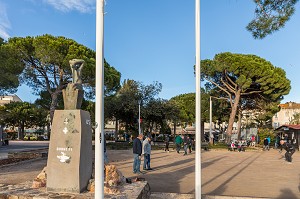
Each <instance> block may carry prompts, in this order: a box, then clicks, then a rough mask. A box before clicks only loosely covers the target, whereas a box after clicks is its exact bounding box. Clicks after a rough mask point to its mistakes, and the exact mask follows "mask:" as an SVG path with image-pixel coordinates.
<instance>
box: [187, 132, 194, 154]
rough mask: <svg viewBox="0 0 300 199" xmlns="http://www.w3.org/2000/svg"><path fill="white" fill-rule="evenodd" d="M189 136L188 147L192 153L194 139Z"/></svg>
mask: <svg viewBox="0 0 300 199" xmlns="http://www.w3.org/2000/svg"><path fill="white" fill-rule="evenodd" d="M187 138H188V148H189V153H192V144H193V141H192V139H191V138H190V136H188V137H187Z"/></svg>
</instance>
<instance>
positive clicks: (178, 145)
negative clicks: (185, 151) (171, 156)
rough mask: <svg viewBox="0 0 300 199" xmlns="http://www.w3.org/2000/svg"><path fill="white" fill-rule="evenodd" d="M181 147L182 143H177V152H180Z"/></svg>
mask: <svg viewBox="0 0 300 199" xmlns="http://www.w3.org/2000/svg"><path fill="white" fill-rule="evenodd" d="M180 148H181V146H180V144H176V151H177V153H179V151H180Z"/></svg>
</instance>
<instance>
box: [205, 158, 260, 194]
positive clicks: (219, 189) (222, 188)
mask: <svg viewBox="0 0 300 199" xmlns="http://www.w3.org/2000/svg"><path fill="white" fill-rule="evenodd" d="M260 156H261V154H259V155H257V156H256V157H254V158H252V157H249V158H246V159H245V160H243V161H242V162H240V163H239V164H241V163H243V162H245V161H247V160H249V159H250V158H252V160H251V161H250V162H249V163H247V164H246V165H245V166H243V167H241V168H239V169H237V167H236V165H234V166H232V167H231V168H230V169H228V170H227V171H226V172H223V173H221V174H219V175H218V176H216V177H215V178H213V179H211V180H210V181H208V182H206V183H204V184H202V186H205V185H207V184H209V183H210V182H212V181H214V180H215V179H217V178H218V177H220V176H222V175H225V174H226V173H228V172H229V171H230V170H232V169H235V174H234V175H230V178H228V179H227V180H225V181H224V183H222V184H221V185H220V186H218V187H217V188H215V189H214V190H213V191H211V192H210V193H208V195H212V194H213V195H222V193H224V192H225V190H226V189H227V184H228V183H229V182H230V181H232V180H233V179H234V178H235V177H236V176H238V175H239V174H240V172H241V171H243V170H244V169H246V168H247V167H249V166H250V165H251V164H252V163H253V162H254V161H255V160H256V159H258V158H259V157H260Z"/></svg>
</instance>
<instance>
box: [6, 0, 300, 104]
mask: <svg viewBox="0 0 300 199" xmlns="http://www.w3.org/2000/svg"><path fill="white" fill-rule="evenodd" d="M194 6H195V1H194V0H106V6H105V12H106V14H105V28H104V34H105V35H104V37H105V39H104V40H105V41H104V42H105V43H104V56H105V58H106V60H107V61H108V63H109V64H110V65H112V66H114V67H115V68H116V69H117V70H118V71H120V72H121V74H122V79H134V80H136V81H140V82H143V83H144V84H150V83H152V82H154V81H158V82H160V83H162V85H163V90H162V92H161V93H160V95H159V97H161V98H164V99H169V98H171V97H173V96H176V95H178V94H183V93H189V92H195V77H194V73H193V72H194V71H193V65H194V63H195V27H194V24H195V21H194V20H195V19H194V11H195V7H194ZM254 6H255V5H254V3H253V1H252V0H201V59H212V58H213V57H214V55H215V54H217V53H221V52H233V53H243V54H255V55H258V56H260V57H262V58H265V59H267V60H268V61H270V62H271V63H272V64H273V65H275V66H277V67H281V68H283V69H284V70H285V71H286V73H287V77H288V78H289V79H290V80H291V84H292V90H291V92H290V94H289V95H287V96H285V99H284V100H283V102H286V101H295V102H300V95H299V94H298V93H299V90H300V88H299V85H300V78H298V74H299V72H300V66H298V63H299V62H298V60H297V58H298V57H300V52H299V51H300V48H299V47H298V46H299V44H300V34H299V33H300V29H299V25H298V24H299V20H300V16H299V11H298V10H299V4H297V9H298V10H297V11H296V13H295V15H294V16H293V17H292V19H291V20H290V21H289V22H288V23H287V24H286V26H285V28H283V29H281V30H280V31H279V32H276V33H274V34H273V35H270V36H268V37H267V38H265V39H263V40H254V39H253V38H252V36H251V34H250V33H249V32H247V30H246V29H245V27H246V25H247V24H248V22H250V20H251V19H252V18H253V17H254V8H255V7H254ZM46 33H47V34H52V35H55V36H65V37H67V38H71V39H74V40H75V41H77V42H78V43H81V44H83V45H85V46H87V47H89V48H91V49H95V38H96V36H95V0H0V36H1V37H3V38H5V39H7V38H9V37H16V36H18V37H25V36H37V35H42V34H46ZM17 94H18V95H19V96H20V98H21V99H22V100H24V101H32V102H33V101H34V100H35V99H36V96H33V95H31V94H30V89H29V88H26V87H20V88H19V91H18V92H17Z"/></svg>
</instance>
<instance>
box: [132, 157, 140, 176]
mask: <svg viewBox="0 0 300 199" xmlns="http://www.w3.org/2000/svg"><path fill="white" fill-rule="evenodd" d="M140 165H141V159H140V156H139V154H135V153H134V154H133V173H137V172H141V171H140Z"/></svg>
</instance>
